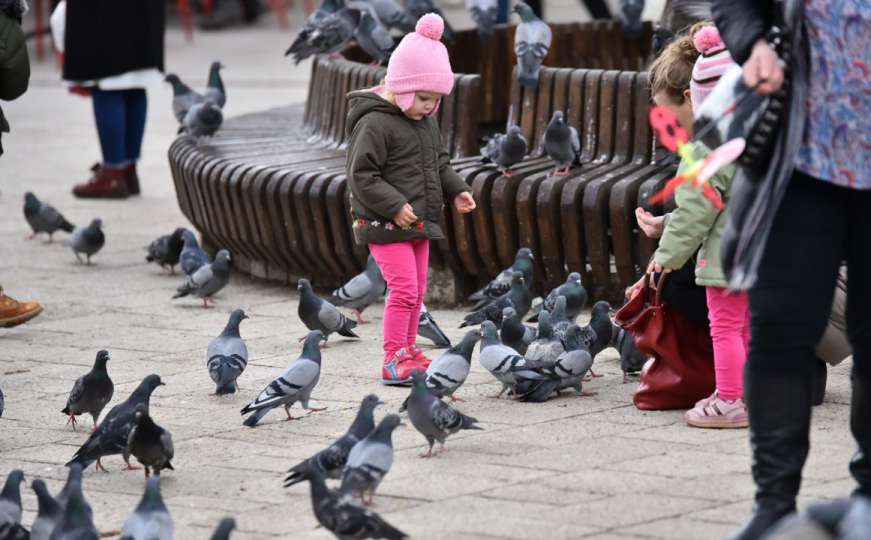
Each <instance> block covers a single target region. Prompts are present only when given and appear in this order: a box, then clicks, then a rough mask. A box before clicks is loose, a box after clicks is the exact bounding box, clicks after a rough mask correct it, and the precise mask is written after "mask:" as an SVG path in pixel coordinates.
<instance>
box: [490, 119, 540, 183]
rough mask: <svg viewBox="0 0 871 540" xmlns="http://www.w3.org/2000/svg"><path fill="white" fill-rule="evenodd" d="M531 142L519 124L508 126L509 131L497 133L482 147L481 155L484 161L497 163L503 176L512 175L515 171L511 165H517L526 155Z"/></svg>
mask: <svg viewBox="0 0 871 540" xmlns="http://www.w3.org/2000/svg"><path fill="white" fill-rule="evenodd" d="M528 149H529V143H528V142H527V140H526V137H524V136H523V132H522V131H521V130H520V127H518V126H511V127H510V128H508V133H505V134H502V133H497V134H496V135H494V136H493V138H491V139H490V140H489V141H487V145H486V146H484V147H483V148H481V156H482V158H483V160H484V161H492V162H493V163H495V164H496V165H497V166H498V167H499V170H500V171H501V172H502V176H505V177H510V176H512V175H513V174H514V173H513V172H512V171H511V167H513V166H515V165H517V164H518V163H520V162H521V161H523V158H524V157H525V156H526V152H527V150H528Z"/></svg>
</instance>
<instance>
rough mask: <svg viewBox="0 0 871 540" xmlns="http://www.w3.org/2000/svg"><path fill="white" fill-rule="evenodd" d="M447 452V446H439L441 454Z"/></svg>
mask: <svg viewBox="0 0 871 540" xmlns="http://www.w3.org/2000/svg"><path fill="white" fill-rule="evenodd" d="M447 451H448V449H447V448H445V445H441V446H439V451H438V453H439V454H444V453H445V452H447Z"/></svg>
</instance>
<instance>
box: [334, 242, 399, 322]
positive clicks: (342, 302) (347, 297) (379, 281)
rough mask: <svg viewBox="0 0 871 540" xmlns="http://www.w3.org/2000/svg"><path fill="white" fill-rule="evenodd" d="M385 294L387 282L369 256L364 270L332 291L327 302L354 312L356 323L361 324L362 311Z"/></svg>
mask: <svg viewBox="0 0 871 540" xmlns="http://www.w3.org/2000/svg"><path fill="white" fill-rule="evenodd" d="M386 292H387V282H385V281H384V275H383V274H381V269H380V268H378V263H377V262H375V257H373V256H372V255H369V258H368V259H366V269H365V270H363V271H362V272H360V273H359V274H357V275H356V276H354V277H353V278H351V279H350V280H349V281H348V282H347V283H345V284H344V285H342V286H341V287H339V288H338V289H336V290H334V291H333V293H332V295H330V298H329V301H330V303H332V304H333V305H335V306H341V307H346V308H349V309H351V310H353V311H354V314H355V315H356V316H357V322H359V323H360V324H363V323H364V322H365V321H364V320H363V311H364V310H365V309H366V308H367V307H369V306H370V305H372V304H374V303H375V302H377V301H378V299H379V298H381V297H382V296H384V294H385V293H386Z"/></svg>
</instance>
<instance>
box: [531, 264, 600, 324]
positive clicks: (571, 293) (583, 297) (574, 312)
mask: <svg viewBox="0 0 871 540" xmlns="http://www.w3.org/2000/svg"><path fill="white" fill-rule="evenodd" d="M560 296H565V297H566V316H567V317H568V318H569V319H570V320H572V321H574V320H575V319H577V318H578V315H579V314H580V313H581V311H583V310H584V307H586V305H587V289H585V288H584V286H583V284H582V283H581V274H579V273H578V272H572V273H571V274H569V277H568V278H567V279H566V282H565V283H563V284H562V285H560V286H558V287H556V288H554V289H552V290H551V291H550V293H548V295H547V297H546V298H545V299H544V301H543V302H542V303H540V304H538V305H536V306H535V307H533V309H532V316H531V317H529V319H527V320H528V321H529V322H535V321H536V320H538V313H539V312H540V311H541V310H542V309H546V310H548V311H553V307H554V304H556V299H557V298H558V297H560Z"/></svg>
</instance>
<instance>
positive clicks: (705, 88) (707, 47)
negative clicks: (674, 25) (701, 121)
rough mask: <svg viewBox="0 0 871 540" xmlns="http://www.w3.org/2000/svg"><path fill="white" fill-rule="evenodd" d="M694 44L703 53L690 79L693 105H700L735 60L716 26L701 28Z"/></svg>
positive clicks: (694, 38)
mask: <svg viewBox="0 0 871 540" xmlns="http://www.w3.org/2000/svg"><path fill="white" fill-rule="evenodd" d="M693 45H695V47H696V50H697V51H699V53H701V54H700V55H699V57H698V59H696V63H695V65H694V66H693V77H692V80H691V81H690V99H692V100H693V107H698V106H699V105H701V104H702V102H703V101H704V100H705V98H707V97H708V94H710V93H711V90H713V89H714V87H715V86H716V85H717V81H719V80H720V77H721V76H722V75H723V73H725V72H726V70H727V69H729V67H730V66H732V65H733V64H734V63H735V62H734V60H732V55H730V54H729V51H728V50H727V49H726V44H725V43H723V39H722V38H721V37H720V31H719V30H717V28H716V27H714V26H705V27H703V28H701V29H699V30H698V31H697V32H696V33H695V34H694V35H693Z"/></svg>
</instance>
